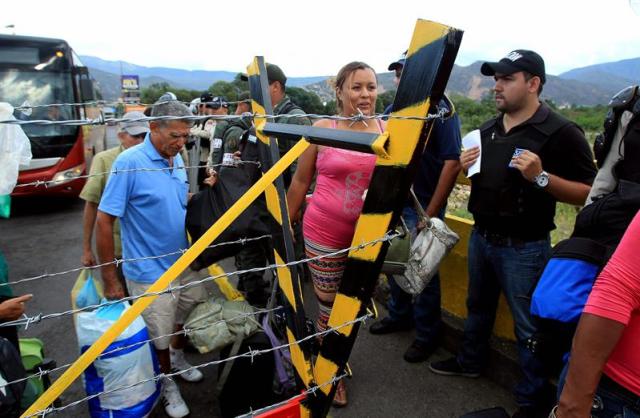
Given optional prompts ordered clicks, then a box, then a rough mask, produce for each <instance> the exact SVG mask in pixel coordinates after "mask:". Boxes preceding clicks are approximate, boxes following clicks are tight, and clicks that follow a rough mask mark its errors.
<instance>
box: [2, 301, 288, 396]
mask: <svg viewBox="0 0 640 418" xmlns="http://www.w3.org/2000/svg"><path fill="white" fill-rule="evenodd" d="M282 309H283V307H282V306H277V307H275V308H271V309H261V310H257V311H253V312H246V313H243V314H239V315H237V316H234V317H233V318H229V319H221V320H219V321H216V322H213V323H211V324H206V325H201V326H199V327H195V328H184V329H183V330H181V331H176V332H172V333H171V334H164V335H160V336H157V337H154V338H149V339H147V340H143V341H138V342H135V343H133V344H130V345H125V346H121V347H117V348H114V349H113V350H110V351H105V352H103V353H101V354H100V356H98V358H100V357H102V356H107V355H111V354H115V353H117V352H119V351H123V350H128V349H130V348H133V347H137V346H140V345H144V344H146V343H151V342H154V341H156V340H160V339H162V338H168V337H173V336H176V335H184V336H188V335H189V334H191V333H193V332H195V331H201V330H203V329H206V328H209V327H211V326H214V325H217V324H220V323H223V322H232V321H235V320H238V319H243V318H248V317H252V316H257V315H262V314H266V313H271V312H276V311H279V310H282ZM219 313H220V312H211V313H209V314H207V315H205V316H204V317H202V318H200V319H205V318H208V317H210V316H213V315H218V314H219ZM258 325H260V324H258ZM72 364H73V363H67V364H64V365H62V366H59V367H56V368H55V369H51V370H45V369H42V370H40V371H39V372H37V373H34V374H31V375H29V376H26V377H23V378H20V379H16V380H12V381H11V382H6V383H3V384H0V389H2V388H4V387H7V386H10V385H14V384H16V383H20V382H24V381H26V380H29V379H31V378H37V379H41V378H42V377H44V376H46V375H49V374H53V373H56V372H59V371H61V370H64V369H66V368H68V367H70V366H71V365H72Z"/></svg>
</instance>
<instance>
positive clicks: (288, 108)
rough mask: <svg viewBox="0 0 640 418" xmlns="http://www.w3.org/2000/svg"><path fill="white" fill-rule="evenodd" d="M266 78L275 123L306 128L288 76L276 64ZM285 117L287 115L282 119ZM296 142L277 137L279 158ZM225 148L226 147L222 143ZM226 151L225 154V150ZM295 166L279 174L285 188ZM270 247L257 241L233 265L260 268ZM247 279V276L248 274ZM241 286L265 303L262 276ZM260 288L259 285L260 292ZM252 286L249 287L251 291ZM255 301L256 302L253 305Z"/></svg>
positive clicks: (300, 251)
mask: <svg viewBox="0 0 640 418" xmlns="http://www.w3.org/2000/svg"><path fill="white" fill-rule="evenodd" d="M266 68H267V79H268V80H269V96H270V98H271V104H272V106H273V114H274V115H276V116H281V117H277V118H275V122H276V123H289V124H294V125H307V126H311V120H309V118H308V117H306V116H296V115H304V114H305V113H306V112H305V111H304V110H302V109H301V108H300V107H299V106H297V105H296V104H295V103H293V102H292V101H291V98H290V97H289V96H287V94H286V83H287V77H286V76H285V74H284V72H283V71H282V69H280V67H278V66H277V65H275V64H267V65H266ZM242 79H243V80H248V78H247V77H246V76H244V75H243V76H242ZM285 115H287V116H285ZM229 137H230V138H226V137H225V141H226V139H231V140H232V138H233V134H229ZM296 142H297V141H291V140H287V139H284V138H283V139H280V138H278V148H279V151H280V157H282V156H283V155H284V154H286V153H287V152H288V151H289V150H290V149H291V147H293V145H295V143H296ZM225 145H226V144H225ZM225 152H227V151H225ZM295 169H296V164H295V163H294V164H292V165H291V166H290V167H289V169H288V170H286V171H284V172H283V173H282V175H283V177H284V184H285V188H288V187H289V184H290V183H291V177H292V175H293V173H294V172H295ZM293 228H294V236H295V240H296V243H295V256H296V258H297V259H301V258H302V257H304V238H303V236H302V225H300V224H296V225H294V226H293ZM271 253H272V250H271V248H267V246H265V245H263V244H262V243H260V242H258V243H256V245H250V244H249V245H247V247H246V248H245V250H243V251H241V252H240V253H239V254H238V255H237V256H236V266H237V267H238V269H248V268H254V267H263V266H265V265H266V263H267V259H268V254H271ZM300 273H302V274H303V275H304V274H305V270H304V268H300ZM247 276H249V275H247ZM243 286H244V290H245V291H246V292H247V299H248V300H249V302H250V303H252V304H258V305H260V304H261V303H260V302H259V301H258V300H260V299H263V300H264V302H266V297H267V294H266V293H264V287H266V283H265V282H264V279H263V277H262V275H261V274H259V273H254V276H253V277H244V278H242V280H241V282H240V285H239V287H240V288H242V287H243ZM260 286H262V288H261V289H259V288H260ZM250 287H251V288H250ZM254 301H255V302H256V303H254Z"/></svg>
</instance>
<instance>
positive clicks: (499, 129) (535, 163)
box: [430, 50, 596, 417]
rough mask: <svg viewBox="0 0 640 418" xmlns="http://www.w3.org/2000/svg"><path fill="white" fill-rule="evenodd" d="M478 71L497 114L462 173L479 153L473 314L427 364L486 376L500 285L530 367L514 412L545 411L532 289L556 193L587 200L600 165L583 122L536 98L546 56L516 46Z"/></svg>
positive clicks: (464, 157) (546, 248)
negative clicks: (457, 344) (453, 347)
mask: <svg viewBox="0 0 640 418" xmlns="http://www.w3.org/2000/svg"><path fill="white" fill-rule="evenodd" d="M481 72H482V74H483V75H486V76H493V77H494V79H495V87H494V91H495V102H496V108H497V109H498V111H500V114H499V115H498V116H497V117H496V118H494V119H491V120H489V121H488V122H486V123H485V124H484V125H482V126H481V127H480V137H481V147H480V148H478V147H474V148H471V149H467V150H464V151H463V152H462V154H461V155H460V163H461V164H462V168H463V170H465V172H466V171H467V170H468V169H469V167H471V165H473V164H474V163H475V162H476V161H477V160H478V159H480V172H479V173H477V174H475V175H473V176H472V177H471V196H470V198H469V211H470V212H471V213H472V214H473V217H474V220H475V226H474V228H473V231H472V233H471V237H470V239H469V256H468V262H469V293H468V297H467V310H468V317H467V320H466V321H465V329H464V337H463V342H462V347H461V349H460V351H459V353H458V355H457V357H454V358H451V359H448V360H445V361H441V362H435V363H432V364H431V366H430V369H431V371H433V372H434V373H438V374H444V375H459V376H467V377H477V376H479V375H480V371H481V369H482V367H483V366H484V364H485V363H486V359H487V354H488V349H489V337H490V335H491V331H492V329H493V324H494V320H495V315H496V307H497V303H498V296H499V294H500V291H501V290H502V291H503V292H504V294H505V296H506V298H507V301H508V303H509V307H510V309H511V312H512V314H513V319H514V322H515V334H516V339H517V343H518V356H519V361H520V366H521V368H522V372H523V376H524V377H523V379H522V381H521V382H520V383H519V384H518V385H517V386H516V388H515V393H516V400H517V402H518V405H519V406H520V409H519V410H518V411H517V412H516V414H515V415H514V417H516V416H517V417H537V416H546V415H544V409H545V408H546V406H547V405H546V402H547V401H550V399H547V397H548V395H549V392H548V390H547V389H548V388H546V379H545V378H544V375H543V374H542V371H541V365H540V364H539V361H538V360H537V359H536V358H535V356H534V355H533V353H532V351H531V350H530V347H531V346H532V344H531V343H532V337H533V336H534V334H535V331H536V329H535V325H534V323H533V321H532V318H531V316H530V314H529V304H530V301H529V298H528V295H529V293H530V291H531V289H532V288H533V286H534V284H535V281H536V279H537V277H538V274H539V272H540V271H541V269H542V267H543V266H544V264H545V262H546V260H547V258H548V256H549V254H550V250H551V245H550V241H549V232H550V231H551V230H552V229H554V228H555V225H554V223H553V218H554V215H555V207H556V202H557V201H560V202H567V203H571V204H574V205H582V204H584V201H585V199H586V197H587V195H588V194H589V190H590V187H591V186H590V185H591V183H592V182H593V179H594V177H595V174H596V169H595V165H594V163H593V156H592V154H591V150H590V149H589V145H588V144H587V141H586V140H585V138H584V134H583V132H582V130H581V129H580V128H579V127H578V126H577V125H576V124H574V123H573V122H570V121H569V120H567V119H565V118H563V117H562V116H560V115H558V114H556V113H554V112H553V111H552V110H551V109H549V107H547V106H546V105H545V104H543V103H540V101H539V95H540V92H541V91H542V85H543V84H544V82H545V79H546V77H545V69H544V61H543V60H542V58H541V57H540V55H538V54H537V53H535V52H533V51H528V50H515V51H512V52H510V53H509V54H508V55H507V56H506V57H505V58H503V59H501V60H500V61H499V62H486V63H484V64H483V65H482V67H481ZM480 151H482V152H480ZM546 412H548V409H547V410H546Z"/></svg>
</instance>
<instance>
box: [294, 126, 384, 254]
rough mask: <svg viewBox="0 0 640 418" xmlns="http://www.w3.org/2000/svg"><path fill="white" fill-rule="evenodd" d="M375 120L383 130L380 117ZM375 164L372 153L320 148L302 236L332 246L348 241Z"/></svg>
mask: <svg viewBox="0 0 640 418" xmlns="http://www.w3.org/2000/svg"><path fill="white" fill-rule="evenodd" d="M377 122H378V126H379V128H380V131H382V126H381V124H380V121H379V120H378V121H377ZM333 127H334V128H335V127H336V121H333ZM375 165H376V156H375V155H372V154H364V153H361V152H357V151H349V150H343V149H338V148H329V147H322V148H320V150H319V151H318V156H317V159H316V170H317V177H316V187H315V190H314V192H313V197H312V198H311V203H310V204H309V206H308V207H307V209H306V210H305V214H304V219H303V233H304V237H305V240H309V241H311V242H314V243H316V244H320V245H322V246H323V247H329V248H334V249H341V248H346V247H348V246H349V245H350V244H351V240H352V239H353V233H354V230H355V226H356V222H357V220H358V217H359V216H360V212H362V205H363V203H364V199H363V194H364V191H365V190H367V188H368V187H369V182H370V181H371V174H372V172H373V169H374V168H375Z"/></svg>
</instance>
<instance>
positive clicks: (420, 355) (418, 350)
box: [403, 340, 438, 363]
mask: <svg viewBox="0 0 640 418" xmlns="http://www.w3.org/2000/svg"><path fill="white" fill-rule="evenodd" d="M436 348H438V347H437V345H435V344H428V343H424V342H422V341H418V340H414V341H413V342H412V343H411V345H410V346H409V348H408V349H407V351H405V353H404V356H403V358H404V361H406V362H409V363H420V362H423V361H426V360H427V359H428V358H429V357H431V354H433V352H434V351H436Z"/></svg>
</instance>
